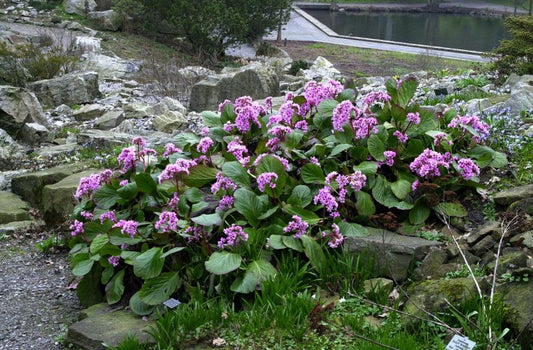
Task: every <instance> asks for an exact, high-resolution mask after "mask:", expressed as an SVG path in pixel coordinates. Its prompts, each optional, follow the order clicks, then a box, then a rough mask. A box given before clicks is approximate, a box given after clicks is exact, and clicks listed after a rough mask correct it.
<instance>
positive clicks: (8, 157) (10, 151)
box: [0, 129, 24, 170]
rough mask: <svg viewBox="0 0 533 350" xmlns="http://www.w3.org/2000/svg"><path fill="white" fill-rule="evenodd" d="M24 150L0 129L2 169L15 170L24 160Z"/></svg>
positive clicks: (0, 160) (0, 163) (0, 161)
mask: <svg viewBox="0 0 533 350" xmlns="http://www.w3.org/2000/svg"><path fill="white" fill-rule="evenodd" d="M23 151H24V149H23V148H22V147H21V146H20V145H19V144H18V143H17V142H15V140H13V138H12V137H11V136H9V134H8V133H7V132H6V131H5V130H3V129H0V169H2V170H7V169H13V168H15V167H16V165H17V164H18V161H19V160H20V159H22V157H23V156H24V154H23Z"/></svg>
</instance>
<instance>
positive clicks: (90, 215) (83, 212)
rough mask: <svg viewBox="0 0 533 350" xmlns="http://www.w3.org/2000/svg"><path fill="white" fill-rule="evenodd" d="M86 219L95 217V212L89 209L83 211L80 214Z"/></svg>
mask: <svg viewBox="0 0 533 350" xmlns="http://www.w3.org/2000/svg"><path fill="white" fill-rule="evenodd" d="M80 215H81V216H82V217H83V218H84V219H85V220H92V219H93V218H94V215H93V213H90V212H88V211H82V212H81V214H80Z"/></svg>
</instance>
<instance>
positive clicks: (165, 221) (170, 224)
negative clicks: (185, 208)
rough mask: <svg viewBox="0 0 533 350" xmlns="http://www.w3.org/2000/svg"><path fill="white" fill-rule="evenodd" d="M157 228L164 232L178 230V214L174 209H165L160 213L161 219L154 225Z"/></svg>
mask: <svg viewBox="0 0 533 350" xmlns="http://www.w3.org/2000/svg"><path fill="white" fill-rule="evenodd" d="M154 227H155V229H156V230H159V229H162V230H163V232H168V231H176V230H177V229H178V216H177V215H176V213H174V212H172V211H164V212H162V213H161V214H160V215H159V220H158V221H157V222H156V223H155V225H154Z"/></svg>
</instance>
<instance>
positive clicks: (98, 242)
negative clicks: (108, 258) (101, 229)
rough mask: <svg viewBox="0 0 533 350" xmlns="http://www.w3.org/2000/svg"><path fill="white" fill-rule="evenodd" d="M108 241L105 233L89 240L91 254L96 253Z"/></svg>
mask: <svg viewBox="0 0 533 350" xmlns="http://www.w3.org/2000/svg"><path fill="white" fill-rule="evenodd" d="M108 242H109V237H108V236H107V235H105V234H104V235H100V236H97V237H96V238H95V239H93V241H92V242H91V247H90V248H89V249H90V252H91V254H96V253H98V251H99V250H100V249H102V248H103V247H104V246H105V245H106V244H107V243H108Z"/></svg>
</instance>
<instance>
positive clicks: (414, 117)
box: [407, 112, 420, 125]
mask: <svg viewBox="0 0 533 350" xmlns="http://www.w3.org/2000/svg"><path fill="white" fill-rule="evenodd" d="M407 121H409V123H413V124H415V125H418V124H420V114H419V113H418V112H416V113H407Z"/></svg>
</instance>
